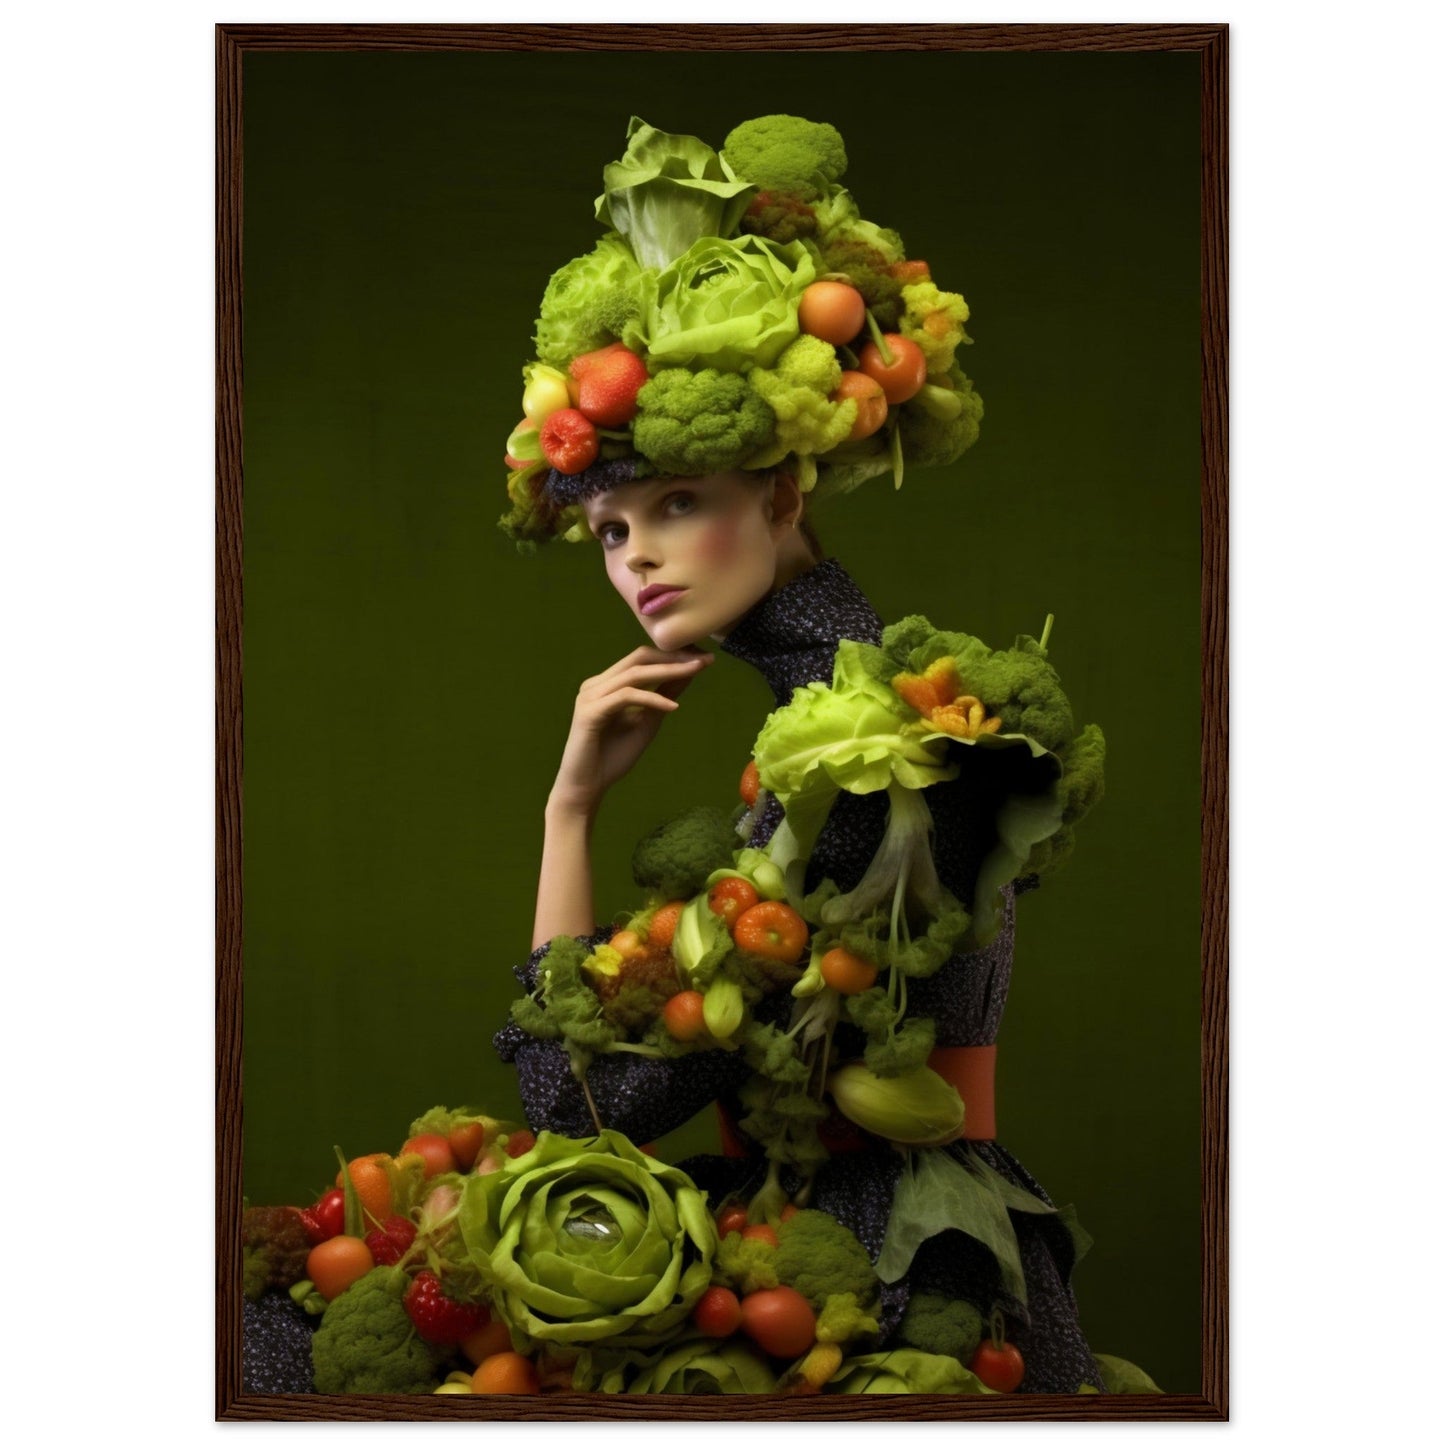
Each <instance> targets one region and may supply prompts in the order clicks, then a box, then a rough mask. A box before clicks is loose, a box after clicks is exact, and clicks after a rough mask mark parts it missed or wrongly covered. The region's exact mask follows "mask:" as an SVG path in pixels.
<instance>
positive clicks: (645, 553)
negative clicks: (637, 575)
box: [627, 529, 658, 572]
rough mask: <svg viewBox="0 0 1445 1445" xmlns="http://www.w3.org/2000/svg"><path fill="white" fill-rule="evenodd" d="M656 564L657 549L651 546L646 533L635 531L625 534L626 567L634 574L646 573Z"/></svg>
mask: <svg viewBox="0 0 1445 1445" xmlns="http://www.w3.org/2000/svg"><path fill="white" fill-rule="evenodd" d="M657 562H658V558H657V549H656V548H655V547H654V546H653V545H652V543H651V541H650V540H649V539H648V537H647V535H646V533H644V532H641V531H638V530H636V529H634V530H632V531H630V532H629V533H628V534H627V565H628V567H630V568H631V569H632V571H634V572H646V571H647V570H648V569H649V568H651V567H656V566H657Z"/></svg>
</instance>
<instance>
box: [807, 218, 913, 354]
mask: <svg viewBox="0 0 1445 1445" xmlns="http://www.w3.org/2000/svg"><path fill="white" fill-rule="evenodd" d="M892 264H893V263H892V261H891V260H890V259H889V255H888V252H887V251H885V250H882V249H881V248H879V247H878V246H876V245H873V244H872V243H871V242H869V241H867V240H865V239H863V238H861V237H857V236H849V235H845V234H840V235H838V236H836V237H834V238H833V239H831V240H829V241H827V242H825V243H824V245H823V269H824V270H827V271H838V272H841V273H842V274H843V275H844V276H846V277H847V278H848V280H849V281H851V282H852V284H853V285H854V286H856V287H857V288H858V290H859V291H860V292H861V293H862V295H863V300H864V302H865V303H866V305H867V307H868V309H869V310H870V311H871V312H872V313H873V319H874V320H875V321H876V322H877V323H878V324H879V325H880V326H882V327H884V328H885V329H890V330H891V329H892V328H893V327H896V326H897V325H898V320H899V317H901V316H902V314H903V299H902V290H903V288H902V285H901V283H900V282H899V280H898V278H897V277H896V276H891V275H889V272H888V268H889V266H891V265H892Z"/></svg>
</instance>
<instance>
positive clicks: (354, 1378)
mask: <svg viewBox="0 0 1445 1445" xmlns="http://www.w3.org/2000/svg"><path fill="white" fill-rule="evenodd" d="M407 1280H408V1276H407V1274H406V1272H405V1271H404V1270H400V1269H395V1268H390V1267H387V1266H382V1267H381V1268H378V1269H373V1270H371V1271H370V1272H369V1273H367V1274H364V1275H362V1277H361V1278H360V1279H359V1280H357V1282H356V1283H355V1284H354V1285H352V1286H351V1288H350V1289H348V1290H345V1291H343V1292H342V1293H341V1294H339V1295H337V1296H336V1298H335V1299H334V1300H332V1301H331V1303H330V1304H329V1305H328V1306H327V1307H326V1313H325V1314H324V1315H323V1316H322V1317H321V1328H320V1329H318V1330H317V1331H316V1334H315V1337H314V1338H313V1339H312V1341H311V1364H312V1368H313V1370H314V1371H315V1375H316V1390H317V1393H318V1394H322V1395H425V1394H429V1393H430V1392H431V1391H432V1390H434V1389H436V1387H437V1383H438V1380H437V1366H438V1365H439V1364H440V1363H441V1361H442V1359H443V1358H444V1355H443V1352H441V1351H439V1350H437V1349H435V1348H434V1347H433V1346H431V1345H429V1344H427V1342H426V1341H425V1340H423V1339H422V1337H421V1336H420V1335H419V1334H417V1332H416V1330H415V1329H414V1328H413V1327H412V1323H411V1320H410V1318H409V1317H408V1315H407V1312H406V1308H405V1306H404V1305H403V1304H402V1302H401V1299H402V1295H403V1294H404V1293H405V1292H406V1286H407Z"/></svg>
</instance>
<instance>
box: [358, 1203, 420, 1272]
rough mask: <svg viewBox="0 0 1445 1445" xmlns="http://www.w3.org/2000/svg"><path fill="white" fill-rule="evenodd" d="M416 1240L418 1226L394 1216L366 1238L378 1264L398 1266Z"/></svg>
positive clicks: (399, 1216)
mask: <svg viewBox="0 0 1445 1445" xmlns="http://www.w3.org/2000/svg"><path fill="white" fill-rule="evenodd" d="M415 1239H416V1225H414V1224H413V1223H412V1222H411V1220H409V1219H404V1218H403V1217H402V1216H401V1215H400V1214H393V1215H392V1216H391V1218H390V1219H388V1220H387V1221H386V1223H385V1224H384V1225H382V1227H381V1228H380V1229H373V1230H372V1231H371V1233H370V1234H368V1235H367V1236H366V1247H367V1248H368V1249H369V1250H370V1251H371V1257H372V1258H373V1259H374V1260H375V1261H376V1262H377V1263H378V1264H396V1263H398V1262H399V1261H400V1259H401V1257H402V1255H404V1254H405V1253H406V1252H407V1250H409V1249H410V1248H411V1246H412V1241H413V1240H415Z"/></svg>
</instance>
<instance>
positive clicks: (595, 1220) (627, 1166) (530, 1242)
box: [458, 1129, 717, 1348]
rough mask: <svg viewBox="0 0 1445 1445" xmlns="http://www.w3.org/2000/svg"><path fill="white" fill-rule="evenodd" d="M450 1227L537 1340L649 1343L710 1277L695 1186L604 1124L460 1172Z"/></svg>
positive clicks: (672, 1325)
mask: <svg viewBox="0 0 1445 1445" xmlns="http://www.w3.org/2000/svg"><path fill="white" fill-rule="evenodd" d="M458 1222H459V1225H460V1228H461V1231H462V1238H463V1239H464V1240H465V1241H466V1246H467V1250H468V1252H469V1254H470V1256H471V1258H472V1261H473V1263H474V1264H475V1265H476V1266H477V1268H478V1269H479V1270H480V1271H481V1273H482V1277H483V1279H484V1280H485V1281H486V1282H487V1284H488V1285H489V1286H490V1287H491V1288H492V1289H493V1290H494V1291H495V1294H496V1297H497V1302H498V1307H499V1309H500V1311H501V1313H502V1315H503V1316H504V1317H505V1318H506V1320H507V1322H508V1324H510V1325H511V1326H513V1327H514V1328H515V1329H517V1330H519V1331H521V1332H522V1333H523V1334H524V1335H527V1336H528V1337H530V1338H531V1339H533V1340H538V1341H541V1342H544V1343H551V1344H558V1345H578V1344H589V1343H594V1342H605V1343H606V1344H607V1345H609V1346H617V1347H623V1348H625V1347H629V1346H630V1347H639V1348H647V1347H649V1346H651V1347H656V1345H658V1344H659V1343H660V1342H662V1341H663V1340H665V1338H666V1337H667V1336H668V1335H669V1334H671V1333H672V1332H673V1331H675V1330H677V1329H679V1328H680V1327H681V1326H682V1325H684V1324H685V1323H686V1321H687V1318H688V1316H689V1315H690V1314H691V1312H692V1307H693V1306H694V1305H695V1304H696V1303H697V1301H698V1297H699V1296H700V1295H701V1294H702V1292H703V1291H704V1290H705V1289H706V1288H707V1287H708V1285H709V1283H711V1280H712V1260H713V1253H714V1251H715V1250H716V1248H717V1226H716V1225H715V1224H714V1223H713V1219H712V1216H711V1215H710V1214H709V1213H708V1210H707V1202H706V1198H705V1196H704V1195H703V1193H702V1191H701V1190H700V1189H698V1188H697V1187H696V1185H694V1184H693V1182H692V1180H691V1179H689V1178H688V1176H687V1175H686V1174H684V1173H683V1172H682V1170H681V1169H674V1168H672V1167H671V1166H670V1165H667V1164H663V1163H660V1162H659V1161H658V1160H656V1159H652V1158H649V1157H648V1156H647V1155H646V1154H644V1153H642V1151H641V1150H640V1149H637V1148H636V1147H635V1146H634V1145H632V1144H631V1143H629V1142H628V1140H627V1139H626V1138H625V1137H624V1136H623V1135H621V1134H618V1133H616V1132H615V1131H613V1130H611V1129H607V1130H604V1131H603V1132H602V1134H601V1135H600V1136H599V1137H597V1138H595V1139H568V1138H566V1137H565V1136H563V1135H561V1134H550V1133H544V1134H543V1135H542V1136H541V1137H540V1138H539V1139H538V1141H537V1146H536V1148H534V1149H533V1150H531V1151H530V1152H529V1153H527V1154H523V1155H521V1156H520V1157H519V1158H517V1159H512V1160H509V1161H508V1162H507V1163H506V1164H505V1165H504V1166H503V1167H502V1168H501V1169H499V1170H497V1171H496V1172H495V1173H493V1174H480V1175H472V1176H470V1177H469V1178H468V1179H467V1182H466V1193H465V1195H464V1196H463V1199H462V1206H461V1211H460V1214H459V1216H458Z"/></svg>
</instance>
